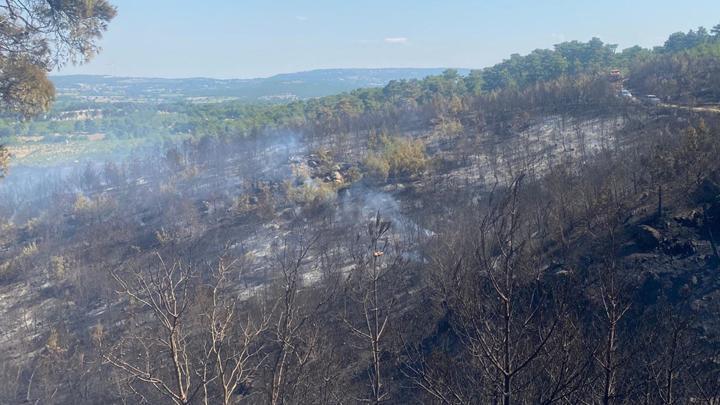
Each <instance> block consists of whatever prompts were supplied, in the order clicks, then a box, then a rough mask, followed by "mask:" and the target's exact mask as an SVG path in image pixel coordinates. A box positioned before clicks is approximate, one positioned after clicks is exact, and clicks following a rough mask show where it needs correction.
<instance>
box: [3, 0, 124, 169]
mask: <svg viewBox="0 0 720 405" xmlns="http://www.w3.org/2000/svg"><path fill="white" fill-rule="evenodd" d="M115 13H116V10H115V7H113V6H112V5H111V4H110V3H109V2H108V1H107V0H63V1H59V0H6V1H4V2H2V4H0V110H1V111H2V112H4V113H10V114H14V115H17V116H18V117H22V118H27V117H31V116H34V115H37V114H39V113H42V112H45V111H47V110H48V108H49V107H50V104H51V103H52V101H53V100H54V98H55V88H54V86H53V85H52V83H51V82H50V80H49V79H48V72H50V71H52V70H53V69H55V68H58V67H62V66H63V65H65V64H67V63H84V62H87V61H89V60H90V59H91V58H92V57H93V56H94V55H95V54H96V53H97V52H98V51H99V47H98V45H97V40H98V39H99V38H100V37H101V36H102V34H103V32H105V31H106V30H107V25H108V23H109V22H110V21H111V20H112V19H113V17H115ZM3 149H4V148H3ZM0 158H2V159H3V160H2V161H0V176H3V175H4V174H5V168H6V167H7V152H3V153H0Z"/></svg>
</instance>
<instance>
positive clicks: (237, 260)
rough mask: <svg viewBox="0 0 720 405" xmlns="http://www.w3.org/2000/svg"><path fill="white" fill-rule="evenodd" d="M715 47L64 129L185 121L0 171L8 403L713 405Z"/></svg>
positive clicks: (1, 372) (718, 292) (515, 67)
mask: <svg viewBox="0 0 720 405" xmlns="http://www.w3.org/2000/svg"><path fill="white" fill-rule="evenodd" d="M703 32H705V35H704V36H698V35H695V34H694V32H693V36H691V39H692V40H688V39H687V38H686V37H688V36H689V35H685V34H683V35H685V37H683V38H685V40H683V41H680V44H679V45H678V41H677V38H678V36H677V35H673V36H671V37H670V39H669V40H668V42H667V43H666V45H665V46H663V47H658V48H656V49H653V50H643V49H637V48H631V50H625V51H622V52H616V50H615V48H614V47H613V46H612V45H607V44H603V43H602V42H600V41H599V40H591V41H589V42H586V43H582V42H577V41H572V42H567V43H564V44H560V45H558V46H556V47H555V48H554V49H552V50H539V51H534V52H532V53H530V54H528V55H526V56H519V55H515V56H512V57H511V58H510V59H508V60H507V61H504V62H502V63H501V64H498V65H496V66H492V67H489V68H486V69H483V70H480V71H473V72H457V71H453V70H446V71H443V72H442V73H441V74H439V75H434V76H428V77H424V78H422V79H408V80H397V81H391V82H389V83H388V84H387V85H385V86H382V87H371V88H362V89H355V90H352V91H348V92H345V93H342V94H336V95H331V96H327V97H322V98H313V99H310V100H302V101H296V102H290V103H283V104H279V105H267V104H262V105H247V104H244V103H219V104H211V105H210V104H200V105H198V104H193V103H178V104H174V103H170V104H167V105H159V106H155V107H153V108H152V109H147V108H144V107H138V105H137V104H141V103H126V104H121V105H115V106H111V107H112V108H105V109H104V110H103V116H102V117H100V118H97V117H95V118H92V117H91V118H87V117H84V118H83V119H73V120H70V121H67V122H73V124H72V125H73V127H74V126H75V125H76V124H77V122H80V123H81V124H79V125H78V128H77V131H78V132H81V133H82V136H89V135H90V134H95V133H97V132H103V133H107V134H109V133H110V130H111V129H112V128H115V130H116V131H117V134H122V133H123V131H127V132H128V133H132V134H133V136H132V137H130V138H132V139H136V137H135V134H138V135H137V138H138V139H141V138H142V137H143V136H147V137H150V136H151V134H152V132H153V131H158V130H160V129H161V130H163V131H165V132H164V133H163V138H162V141H161V142H158V143H156V144H153V145H152V146H151V147H148V148H146V149H144V150H143V151H142V152H137V153H134V154H131V155H130V156H126V157H122V158H115V159H109V160H107V161H98V160H90V161H88V162H83V163H82V164H70V165H65V166H62V167H59V168H56V170H44V169H42V168H17V167H15V168H11V171H10V175H9V176H8V177H7V178H6V179H4V180H3V182H2V183H0V219H1V220H2V222H0V229H2V233H0V311H2V314H3V315H4V316H3V317H1V318H0V332H2V333H0V353H2V355H0V360H2V361H1V362H0V377H1V378H2V379H3V381H6V382H7V383H6V384H0V402H3V403H5V402H6V403H18V402H32V403H76V404H96V403H112V404H114V403H118V404H121V403H153V404H154V403H163V404H164V403H175V404H196V403H197V404H201V403H223V404H237V403H250V404H265V403H270V404H273V405H274V404H345V403H372V404H380V403H386V404H405V403H430V404H435V403H438V404H486V403H504V404H512V403H518V404H578V403H587V404H596V403H597V404H635V403H646V404H674V403H700V404H707V405H712V404H714V403H716V402H717V400H718V398H720V385H718V377H719V376H720V322H718V317H717V314H718V313H720V282H719V280H720V278H718V269H719V268H720V251H719V250H718V247H717V243H718V242H717V235H718V234H720V161H718V159H717V158H716V157H717V156H718V153H720V114H719V113H718V110H717V109H716V108H714V107H707V106H702V107H697V106H696V104H699V103H703V104H707V103H712V102H717V101H718V99H717V97H718V95H719V94H720V91H719V90H720V82H718V81H716V80H715V79H714V78H715V73H716V72H718V71H720V30H719V31H718V34H717V35H714V36H711V35H710V34H708V33H707V32H706V31H703ZM615 70H620V72H617V71H615ZM463 73H465V74H463ZM332 76H333V77H335V76H334V74H332ZM281 80H283V81H284V80H287V78H284V79H281ZM315 80H320V79H315ZM333 80H334V79H333ZM119 86H120V87H123V86H125V84H120V85H119ZM143 86H144V85H143ZM193 86H195V85H194V84H193ZM130 87H132V86H130ZM141 87H142V86H141ZM143 88H145V90H141V91H140V90H138V91H139V92H140V93H142V92H150V93H152V91H154V90H149V89H151V88H152V86H150V85H148V87H143ZM623 90H625V92H624V91H623ZM628 90H631V91H632V92H633V93H636V94H637V95H636V96H627V93H626V92H627V91H628ZM108 91H109V90H108ZM122 91H128V92H129V91H130V90H127V89H126V90H122ZM133 91H135V90H133ZM186 91H188V92H190V90H186ZM193 91H195V90H193ZM213 91H214V90H213ZM651 93H653V94H658V95H660V96H661V97H662V99H659V98H650V97H647V96H645V95H646V94H651ZM143 94H145V93H143ZM142 97H145V96H142ZM148 97H149V96H148ZM183 97H184V96H183ZM113 108H114V109H115V110H113ZM106 114H109V115H106ZM113 114H116V115H113ZM47 122H53V123H54V124H52V125H53V127H54V129H57V128H58V126H59V125H61V124H59V123H62V122H66V121H62V120H60V118H58V117H57V116H56V117H55V120H54V121H53V119H51V118H48V121H47ZM118 123H124V125H127V126H128V127H127V128H131V129H133V131H136V132H131V131H129V130H126V129H123V130H117V127H118ZM36 125H38V124H36ZM43 125H45V124H43ZM47 125H51V124H50V123H48V124H47ZM86 125H87V127H86ZM19 129H23V128H19ZM27 129H29V127H28V128H24V130H27ZM91 129H92V130H91ZM49 136H51V137H56V136H58V135H56V134H54V133H53V134H50V135H49ZM120 136H121V135H119V136H118V138H119V137H120ZM63 141H67V142H66V143H65V145H71V144H72V141H73V139H72V138H68V139H65V138H64V139H63ZM87 141H88V142H89V141H90V140H89V139H87ZM116 141H119V139H116ZM13 169H15V171H13Z"/></svg>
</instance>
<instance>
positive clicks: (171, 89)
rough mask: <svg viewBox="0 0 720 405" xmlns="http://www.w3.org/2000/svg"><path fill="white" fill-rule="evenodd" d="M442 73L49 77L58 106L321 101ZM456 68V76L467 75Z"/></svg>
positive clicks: (370, 71) (354, 71)
mask: <svg viewBox="0 0 720 405" xmlns="http://www.w3.org/2000/svg"><path fill="white" fill-rule="evenodd" d="M444 70H445V68H417V69H415V68H395V69H323V70H312V71H307V72H299V73H288V74H280V75H276V76H272V77H268V78H258V79H230V80H221V79H208V78H189V79H157V78H133V77H113V76H92V75H73V76H53V77H52V81H53V83H55V86H56V87H57V92H58V96H59V101H73V100H74V101H81V100H82V101H93V102H127V101H131V102H165V101H179V100H187V101H195V102H216V101H225V100H240V101H248V102H254V101H277V102H282V101H292V100H303V99H308V98H314V97H323V96H328V95H332V94H338V93H342V92H345V91H350V90H353V89H356V88H360V87H380V86H384V85H386V84H387V83H388V82H390V81H391V80H398V79H420V78H423V77H426V76H430V75H436V74H439V73H441V72H442V71H444ZM467 72H468V70H467V69H461V70H460V73H463V74H464V73H467Z"/></svg>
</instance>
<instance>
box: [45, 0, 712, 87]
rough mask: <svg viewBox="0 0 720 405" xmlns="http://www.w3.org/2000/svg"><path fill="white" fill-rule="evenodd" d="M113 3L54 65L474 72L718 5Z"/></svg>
mask: <svg viewBox="0 0 720 405" xmlns="http://www.w3.org/2000/svg"><path fill="white" fill-rule="evenodd" d="M115 3H116V5H117V7H118V11H119V14H118V16H117V18H116V19H115V21H113V26H112V29H111V30H109V31H108V33H107V34H106V36H105V38H104V39H103V40H102V41H101V46H102V47H103V52H101V53H100V55H99V56H98V57H97V58H96V59H94V60H93V61H92V62H91V63H89V64H86V65H82V66H66V67H65V68H63V69H62V70H60V71H56V72H53V73H54V74H56V75H75V74H94V75H108V76H119V77H152V78H197V77H203V78H214V79H249V78H263V77H270V76H274V75H277V74H281V73H294V72H303V71H310V70H318V69H346V68H363V69H378V68H397V67H405V66H406V67H410V68H437V67H438V66H440V67H442V66H459V67H463V68H468V69H473V68H483V67H486V66H490V65H493V64H495V63H497V62H500V61H502V60H503V59H505V58H507V57H508V56H509V55H510V54H512V53H519V54H525V53H528V52H530V51H532V50H533V49H537V48H551V47H552V46H553V45H554V44H557V43H560V42H563V41H567V40H581V41H587V40H589V39H591V38H592V37H598V38H600V39H602V40H603V41H604V42H607V43H612V44H618V45H619V48H620V49H622V48H626V47H629V46H633V45H641V46H643V47H652V46H655V45H662V43H663V42H664V40H665V39H666V38H667V36H668V35H669V34H670V33H672V32H676V31H687V30H689V29H695V28H697V27H698V26H701V25H702V26H705V27H708V28H709V27H711V26H712V25H714V24H716V23H717V21H716V19H717V15H720V2H716V1H709V0H699V1H697V2H694V4H693V7H687V5H686V4H683V3H677V2H670V1H666V0H662V1H649V0H641V1H636V2H632V3H631V4H627V3H625V2H621V1H619V0H609V1H605V2H588V1H569V0H560V1H554V2H552V4H538V3H539V2H533V1H530V0H520V1H516V2H514V3H513V4H510V5H508V4H506V2H500V1H497V0H493V1H488V2H483V3H482V4H477V3H475V2H471V1H468V0H461V1H456V2H453V3H452V4H446V3H444V2H436V1H428V2H426V3H427V4H422V5H418V4H417V3H413V2H409V1H400V2H393V3H387V2H380V1H377V0H370V1H367V2H365V3H363V4H348V3H341V4H337V3H334V2H331V1H329V0H320V1H314V2H309V1H298V2H294V3H293V4H284V5H282V6H280V7H278V6H277V5H274V4H266V3H262V2H258V1H248V2H243V3H236V2H231V1H229V0H211V1H208V2H204V3H202V4H200V3H197V4H187V5H183V7H177V4H176V3H175V2H171V1H170V0H157V1H154V2H152V3H148V2H143V1H139V0H118V1H116V2H115Z"/></svg>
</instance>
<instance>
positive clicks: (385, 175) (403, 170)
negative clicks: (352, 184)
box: [365, 137, 428, 183]
mask: <svg viewBox="0 0 720 405" xmlns="http://www.w3.org/2000/svg"><path fill="white" fill-rule="evenodd" d="M427 165H428V157H427V154H426V153H425V145H424V144H423V143H422V141H420V140H415V139H406V138H389V137H383V138H382V146H381V148H380V150H378V151H376V152H375V153H374V154H371V155H370V156H368V157H367V158H366V159H365V170H366V177H367V178H368V179H371V180H373V181H375V182H379V183H383V182H385V181H387V180H388V179H389V178H401V177H402V178H407V177H415V176H418V175H420V174H422V173H423V172H424V171H425V169H426V168H427Z"/></svg>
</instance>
